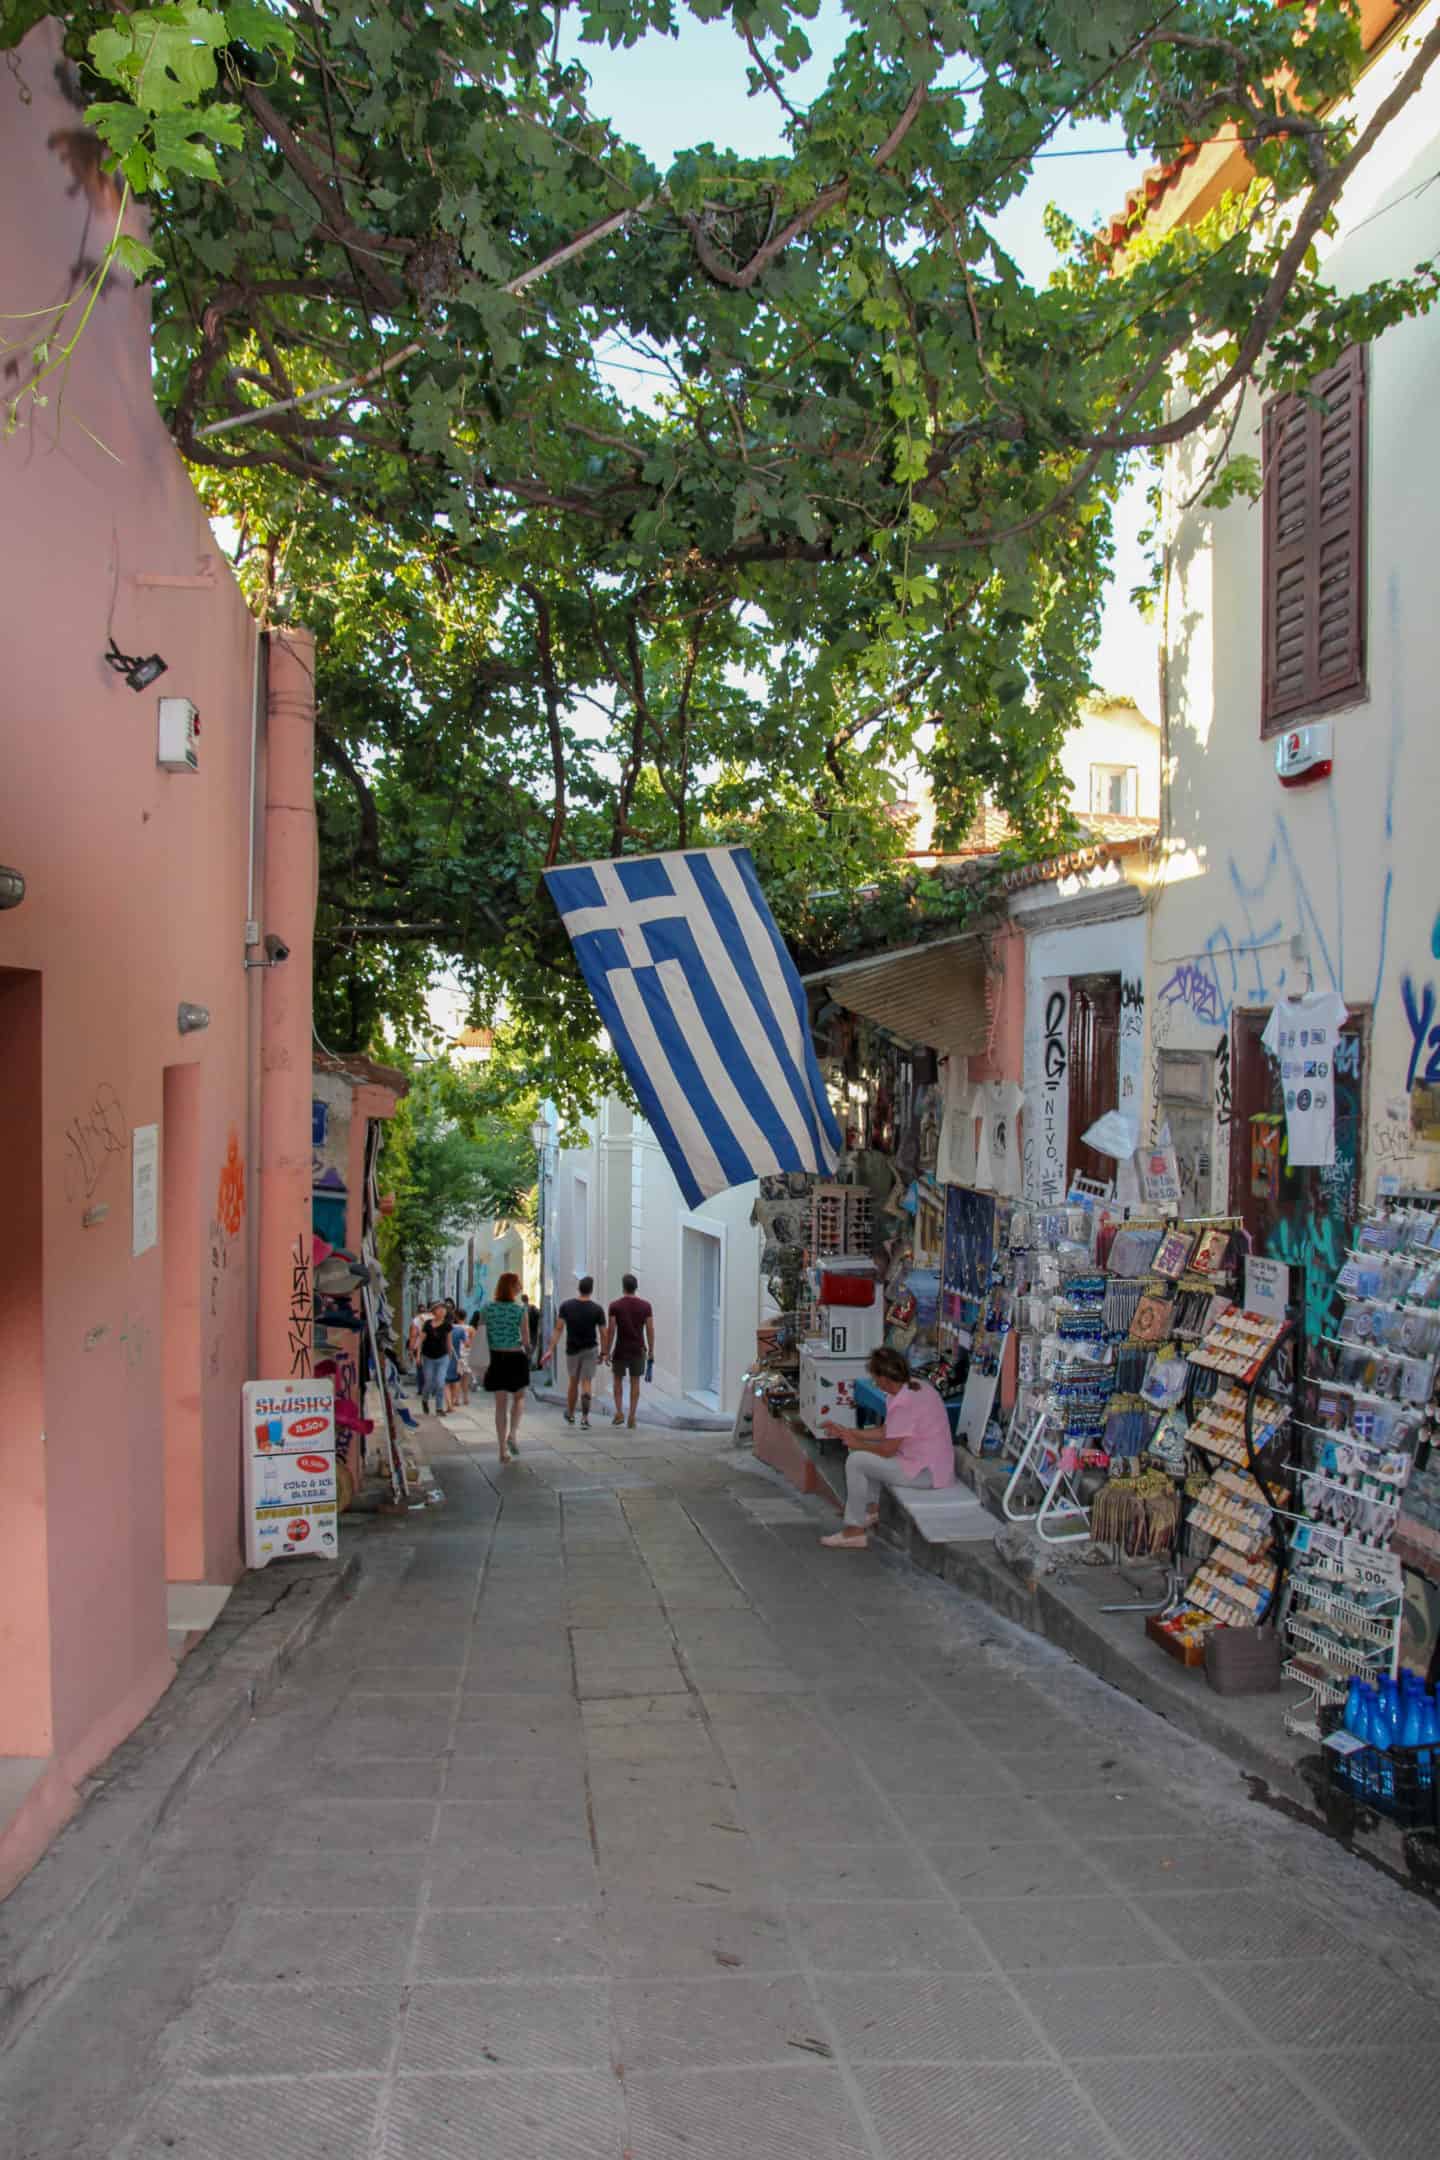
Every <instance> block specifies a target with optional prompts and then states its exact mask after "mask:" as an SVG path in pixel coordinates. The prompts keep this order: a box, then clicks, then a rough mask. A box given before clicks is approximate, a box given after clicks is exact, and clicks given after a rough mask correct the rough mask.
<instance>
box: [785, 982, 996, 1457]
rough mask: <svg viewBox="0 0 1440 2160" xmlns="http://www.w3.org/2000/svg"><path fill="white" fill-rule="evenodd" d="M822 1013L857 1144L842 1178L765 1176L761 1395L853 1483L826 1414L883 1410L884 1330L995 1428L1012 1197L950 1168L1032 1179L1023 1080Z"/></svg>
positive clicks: (944, 1389) (956, 1401)
mask: <svg viewBox="0 0 1440 2160" xmlns="http://www.w3.org/2000/svg"><path fill="white" fill-rule="evenodd" d="M976 1002H977V1006H978V1012H979V1025H981V1026H983V1022H984V1015H983V1004H981V1003H980V1002H979V1001H978V1000H977V1001H976ZM822 1024H828V1033H826V1034H823V1035H822V1041H823V1042H824V1043H825V1046H826V1048H825V1053H824V1054H823V1055H822V1064H827V1065H828V1067H829V1071H828V1074H827V1077H828V1078H829V1080H830V1083H831V1092H832V1099H833V1100H836V1101H837V1102H838V1103H839V1105H840V1106H841V1111H840V1114H841V1121H842V1126H843V1129H844V1133H845V1150H844V1153H843V1154H842V1156H841V1160H840V1163H839V1166H838V1168H837V1172H836V1176H835V1178H834V1179H833V1180H831V1181H823V1182H822V1181H817V1180H815V1179H812V1178H809V1177H805V1176H794V1177H773V1178H767V1179H764V1180H762V1181H761V1189H760V1197H759V1200H758V1202H757V1207H756V1219H757V1221H758V1223H759V1225H760V1228H761V1232H762V1238H763V1250H762V1276H763V1278H764V1280H765V1282H766V1285H767V1287H768V1290H769V1293H770V1297H771V1299H772V1301H773V1303H774V1305H775V1307H776V1311H775V1313H774V1315H773V1317H772V1318H771V1320H770V1321H769V1322H768V1323H766V1324H765V1325H764V1326H762V1328H761V1330H760V1341H759V1361H758V1371H757V1376H756V1393H757V1398H758V1400H759V1402H760V1404H761V1405H762V1427H763V1420H764V1416H765V1414H766V1413H768V1415H769V1417H770V1418H771V1419H772V1420H774V1419H780V1420H784V1421H788V1423H789V1425H790V1427H791V1429H792V1431H796V1430H798V1432H799V1433H800V1434H801V1435H802V1436H803V1440H804V1445H805V1448H806V1450H807V1452H808V1454H809V1456H810V1457H811V1459H812V1460H813V1461H814V1462H815V1463H816V1464H817V1465H818V1467H819V1469H820V1471H821V1473H822V1477H823V1479H824V1482H826V1483H828V1484H830V1485H831V1486H832V1488H839V1487H843V1478H844V1455H843V1450H842V1449H841V1448H840V1447H839V1445H838V1443H834V1442H831V1441H828V1440H827V1439H826V1438H825V1435H824V1431H823V1427H824V1424H825V1422H826V1420H827V1419H829V1418H839V1419H840V1420H842V1421H851V1420H853V1419H855V1418H856V1416H857V1415H858V1417H859V1418H860V1420H861V1421H862V1422H863V1421H865V1420H866V1419H869V1418H881V1417H883V1415H884V1410H885V1399H884V1397H883V1396H882V1395H881V1393H880V1391H879V1390H878V1389H877V1388H875V1387H874V1386H873V1384H872V1383H871V1382H870V1381H868V1380H867V1378H866V1375H865V1365H866V1360H867V1358H868V1357H869V1355H870V1353H871V1351H872V1350H874V1349H876V1348H878V1347H879V1346H880V1344H881V1343H882V1342H883V1343H887V1344H889V1345H890V1347H892V1348H894V1349H898V1350H901V1351H903V1352H904V1353H905V1355H906V1356H907V1358H908V1359H909V1362H910V1366H911V1369H912V1371H914V1372H915V1373H916V1374H917V1375H919V1376H921V1377H923V1378H925V1379H928V1380H929V1381H931V1382H932V1384H933V1385H934V1386H935V1387H937V1388H938V1389H939V1391H940V1393H941V1395H942V1396H943V1397H944V1398H945V1400H946V1402H947V1404H948V1406H949V1408H950V1413H951V1421H952V1424H953V1425H954V1426H955V1429H956V1431H957V1433H960V1432H961V1431H962V1430H963V1420H964V1419H965V1418H966V1416H967V1415H968V1416H971V1417H973V1416H975V1415H977V1412H976V1408H975V1406H976V1403H977V1402H980V1401H983V1403H984V1406H985V1414H984V1417H983V1418H982V1420H981V1423H982V1427H983V1425H984V1424H986V1423H988V1422H990V1420H991V1418H992V1415H993V1414H994V1413H995V1412H996V1411H997V1410H998V1407H999V1405H998V1395H997V1390H998V1387H999V1382H1000V1364H1001V1360H1002V1359H1003V1356H1004V1343H1003V1338H1002V1337H1001V1336H1000V1335H999V1333H998V1331H996V1330H991V1331H989V1332H987V1331H986V1330H985V1329H984V1328H983V1325H982V1322H983V1319H984V1315H985V1311H986V1306H987V1301H989V1300H990V1295H991V1280H990V1278H991V1267H992V1259H993V1256H994V1252H995V1248H996V1239H997V1234H998V1232H997V1226H999V1228H1000V1229H1003V1222H1004V1210H1005V1209H1006V1208H1007V1207H1008V1205H1009V1204H1010V1203H1009V1201H1008V1200H1001V1199H998V1198H997V1196H996V1194H995V1193H994V1192H993V1191H983V1190H980V1189H978V1186H977V1185H976V1184H975V1183H974V1182H970V1183H965V1184H961V1183H955V1182H950V1179H949V1178H947V1177H946V1176H945V1175H944V1173H945V1172H947V1171H948V1172H949V1173H950V1177H953V1176H954V1174H955V1173H956V1171H958V1170H963V1171H966V1172H968V1174H969V1177H970V1178H971V1179H972V1180H974V1179H975V1178H976V1177H977V1175H983V1176H984V1177H986V1178H995V1179H998V1180H999V1181H1000V1182H1002V1183H1004V1184H1006V1185H1008V1186H1010V1187H1012V1189H1013V1187H1015V1186H1018V1182H1019V1179H1018V1152H1017V1150H1016V1148H1015V1145H1014V1134H1015V1124H1014V1112H1015V1109H1016V1107H1018V1103H1019V1100H1020V1089H1019V1087H1018V1085H1016V1084H1013V1083H1005V1082H1003V1081H1002V1082H998V1083H995V1082H988V1081H984V1080H976V1081H971V1080H970V1078H969V1065H968V1060H967V1058H966V1057H965V1056H964V1055H963V1054H961V1053H960V1052H958V1051H956V1052H952V1053H950V1054H948V1055H947V1054H944V1053H940V1052H937V1051H935V1050H933V1049H926V1048H922V1047H919V1046H917V1045H915V1044H914V1043H909V1042H903V1041H901V1040H899V1039H898V1038H897V1037H896V1036H894V1035H892V1034H891V1033H890V1032H889V1031H888V1030H886V1029H885V1028H883V1027H882V1026H880V1025H879V1024H878V1023H875V1022H872V1021H870V1020H868V1019H866V1018H864V1017H861V1016H858V1015H856V1014H853V1013H851V1012H849V1011H845V1010H841V1009H839V1008H836V1007H831V1008H830V1009H829V1011H828V1014H827V1015H825V1016H824V1023H822ZM981 1041H982V1043H983V1035H982V1037H981ZM977 1336H978V1338H979V1341H978V1348H977V1347H976V1343H977ZM972 1374H973V1375H974V1378H973V1379H972ZM967 1391H968V1392H967ZM998 1430H999V1428H998V1425H997V1426H996V1427H995V1439H996V1442H997V1444H998ZM763 1452H764V1450H763V1448H762V1453H763Z"/></svg>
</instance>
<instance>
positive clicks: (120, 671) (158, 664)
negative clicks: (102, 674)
mask: <svg viewBox="0 0 1440 2160" xmlns="http://www.w3.org/2000/svg"><path fill="white" fill-rule="evenodd" d="M167 664H168V663H167V662H166V661H164V660H162V659H161V657H160V655H159V653H158V652H152V653H147V654H146V655H145V656H144V658H143V659H142V658H141V657H140V656H139V655H138V654H136V653H123V652H121V650H120V648H119V646H118V645H117V644H116V643H115V640H114V638H113V637H112V638H111V640H110V650H109V652H107V653H106V655H105V665H106V667H108V668H113V669H114V671H115V673H116V674H117V675H119V676H120V677H121V678H122V679H123V680H124V681H125V682H127V683H129V685H130V688H131V689H132V690H148V689H149V687H150V685H151V683H152V682H158V681H159V679H160V677H161V676H162V675H163V674H164V673H165V671H166V667H167Z"/></svg>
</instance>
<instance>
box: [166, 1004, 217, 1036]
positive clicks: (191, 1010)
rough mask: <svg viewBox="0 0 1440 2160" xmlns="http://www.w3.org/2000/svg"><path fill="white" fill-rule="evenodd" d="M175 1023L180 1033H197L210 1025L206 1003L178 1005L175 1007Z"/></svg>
mask: <svg viewBox="0 0 1440 2160" xmlns="http://www.w3.org/2000/svg"><path fill="white" fill-rule="evenodd" d="M175 1025H176V1027H177V1028H179V1030H180V1033H181V1034H182V1035H198V1034H199V1033H200V1031H201V1029H202V1028H208V1027H209V1025H210V1008H209V1006H208V1005H178V1006H177V1007H176V1009H175Z"/></svg>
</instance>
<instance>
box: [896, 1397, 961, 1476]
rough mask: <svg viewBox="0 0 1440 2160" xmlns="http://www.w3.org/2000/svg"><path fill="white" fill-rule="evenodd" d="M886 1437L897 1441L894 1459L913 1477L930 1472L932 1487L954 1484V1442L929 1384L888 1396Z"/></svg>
mask: <svg viewBox="0 0 1440 2160" xmlns="http://www.w3.org/2000/svg"><path fill="white" fill-rule="evenodd" d="M885 1437H886V1439H887V1440H897V1439H898V1440H899V1442H900V1445H899V1447H898V1449H897V1450H896V1454H895V1460H896V1461H897V1462H899V1463H901V1464H903V1465H904V1468H905V1469H906V1471H907V1472H908V1473H909V1475H910V1476H911V1477H912V1478H916V1477H919V1475H920V1473H921V1471H922V1470H928V1471H929V1472H930V1482H931V1484H932V1485H934V1486H935V1487H937V1488H938V1487H940V1486H941V1485H953V1484H954V1482H955V1442H954V1439H953V1438H952V1436H951V1432H950V1417H949V1413H948V1412H947V1410H946V1408H945V1405H944V1403H943V1402H942V1401H941V1400H940V1397H939V1396H938V1395H937V1394H936V1392H935V1390H934V1388H933V1387H931V1386H930V1384H929V1382H928V1381H925V1380H922V1381H921V1383H920V1385H919V1387H918V1388H916V1387H909V1386H907V1387H902V1388H901V1390H900V1392H899V1394H898V1395H892V1396H891V1397H890V1407H889V1409H888V1410H887V1411H886V1413H885Z"/></svg>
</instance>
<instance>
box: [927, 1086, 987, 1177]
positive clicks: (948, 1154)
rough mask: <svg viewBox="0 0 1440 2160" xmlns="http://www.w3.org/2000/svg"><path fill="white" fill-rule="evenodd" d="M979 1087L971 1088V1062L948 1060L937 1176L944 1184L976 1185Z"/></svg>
mask: <svg viewBox="0 0 1440 2160" xmlns="http://www.w3.org/2000/svg"><path fill="white" fill-rule="evenodd" d="M979 1094H980V1089H979V1088H978V1087H972V1086H971V1085H970V1061H969V1059H968V1058H963V1057H948V1058H947V1059H946V1060H945V1115H944V1118H943V1119H942V1121H941V1125H940V1146H939V1150H938V1152H937V1154H936V1157H935V1175H936V1177H937V1179H938V1180H939V1182H940V1183H941V1184H942V1185H973V1184H974V1183H975V1112H976V1110H977V1108H978V1107H979V1105H978V1103H977V1101H976V1098H977V1096H978V1095H979Z"/></svg>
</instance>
